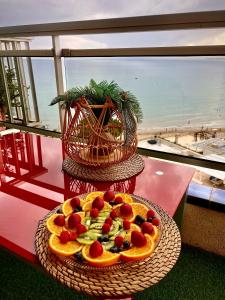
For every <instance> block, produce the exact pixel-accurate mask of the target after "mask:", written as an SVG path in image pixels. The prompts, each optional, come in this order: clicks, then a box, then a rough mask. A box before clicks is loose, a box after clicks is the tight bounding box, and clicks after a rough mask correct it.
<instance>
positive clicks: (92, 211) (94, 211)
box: [90, 208, 99, 218]
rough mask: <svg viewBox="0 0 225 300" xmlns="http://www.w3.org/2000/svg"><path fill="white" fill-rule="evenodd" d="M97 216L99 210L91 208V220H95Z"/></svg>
mask: <svg viewBox="0 0 225 300" xmlns="http://www.w3.org/2000/svg"><path fill="white" fill-rule="evenodd" d="M98 214H99V210H98V208H92V209H91V211H90V216H91V217H92V218H97V217H98Z"/></svg>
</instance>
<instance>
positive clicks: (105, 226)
mask: <svg viewBox="0 0 225 300" xmlns="http://www.w3.org/2000/svg"><path fill="white" fill-rule="evenodd" d="M110 227H111V226H110V225H109V224H108V223H105V224H103V226H102V233H104V234H105V233H108V232H109V231H110Z"/></svg>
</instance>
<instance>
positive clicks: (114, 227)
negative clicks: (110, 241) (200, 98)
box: [109, 221, 120, 236]
mask: <svg viewBox="0 0 225 300" xmlns="http://www.w3.org/2000/svg"><path fill="white" fill-rule="evenodd" d="M119 227H120V225H119V223H117V222H115V221H114V222H113V224H112V226H111V230H110V232H109V235H110V236H112V235H115V234H116V233H117V232H118V231H119Z"/></svg>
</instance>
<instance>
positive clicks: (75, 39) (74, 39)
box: [60, 35, 107, 49]
mask: <svg viewBox="0 0 225 300" xmlns="http://www.w3.org/2000/svg"><path fill="white" fill-rule="evenodd" d="M60 45H61V47H62V48H71V49H90V48H95V49H96V48H106V47H107V44H106V43H104V42H98V41H95V40H92V39H89V38H84V37H81V36H72V35H66V36H61V37H60Z"/></svg>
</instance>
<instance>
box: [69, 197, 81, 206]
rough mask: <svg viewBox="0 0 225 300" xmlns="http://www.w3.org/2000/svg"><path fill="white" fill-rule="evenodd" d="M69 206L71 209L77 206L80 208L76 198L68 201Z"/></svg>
mask: <svg viewBox="0 0 225 300" xmlns="http://www.w3.org/2000/svg"><path fill="white" fill-rule="evenodd" d="M70 205H71V206H72V208H76V207H77V206H80V199H79V198H77V197H74V198H72V199H71V200H70Z"/></svg>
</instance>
